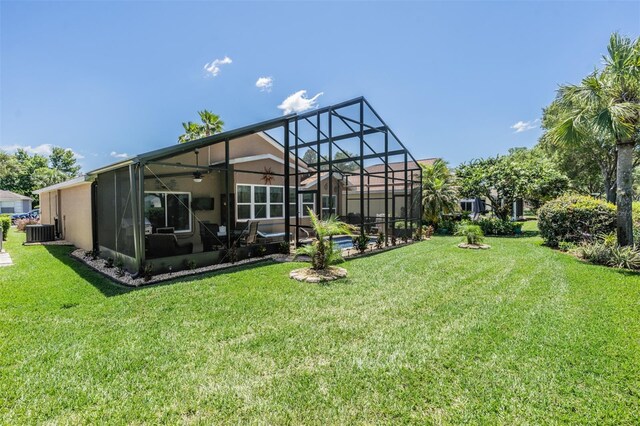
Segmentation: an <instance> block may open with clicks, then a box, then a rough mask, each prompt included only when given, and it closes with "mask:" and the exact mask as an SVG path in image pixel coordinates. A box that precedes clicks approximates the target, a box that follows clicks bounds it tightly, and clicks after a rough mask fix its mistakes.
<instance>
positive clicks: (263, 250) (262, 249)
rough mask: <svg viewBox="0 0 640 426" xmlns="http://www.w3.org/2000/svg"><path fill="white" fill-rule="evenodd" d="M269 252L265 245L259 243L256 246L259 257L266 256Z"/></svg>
mask: <svg viewBox="0 0 640 426" xmlns="http://www.w3.org/2000/svg"><path fill="white" fill-rule="evenodd" d="M266 254H267V248H266V247H265V246H263V245H259V246H257V247H256V255H257V256H258V257H264V256H266Z"/></svg>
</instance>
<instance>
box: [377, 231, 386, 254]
mask: <svg viewBox="0 0 640 426" xmlns="http://www.w3.org/2000/svg"><path fill="white" fill-rule="evenodd" d="M384 243H385V238H384V233H383V232H380V233H379V234H378V239H376V248H377V249H378V250H380V249H381V248H382V247H383V246H384Z"/></svg>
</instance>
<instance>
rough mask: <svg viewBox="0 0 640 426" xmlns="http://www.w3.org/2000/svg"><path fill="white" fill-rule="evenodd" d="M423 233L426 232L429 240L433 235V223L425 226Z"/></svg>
mask: <svg viewBox="0 0 640 426" xmlns="http://www.w3.org/2000/svg"><path fill="white" fill-rule="evenodd" d="M422 233H423V234H424V237H425V238H426V239H427V240H428V239H429V238H431V236H432V235H433V226H431V225H429V226H423V227H422Z"/></svg>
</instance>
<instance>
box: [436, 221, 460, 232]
mask: <svg viewBox="0 0 640 426" xmlns="http://www.w3.org/2000/svg"><path fill="white" fill-rule="evenodd" d="M456 227H457V224H456V222H454V221H453V220H451V219H442V220H441V221H440V222H439V223H438V234H441V235H453V234H455V233H456Z"/></svg>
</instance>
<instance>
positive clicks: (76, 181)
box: [33, 175, 93, 195]
mask: <svg viewBox="0 0 640 426" xmlns="http://www.w3.org/2000/svg"><path fill="white" fill-rule="evenodd" d="M91 182H93V177H92V176H89V175H82V176H78V177H76V178H73V179H69V180H67V181H64V182H60V183H56V184H55V185H51V186H47V187H44V188H40V189H38V190H37V191H33V193H34V194H38V195H39V194H42V193H43V192H50V191H57V190H58V189H66V188H71V187H74V186H78V185H83V184H85V183H91Z"/></svg>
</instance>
